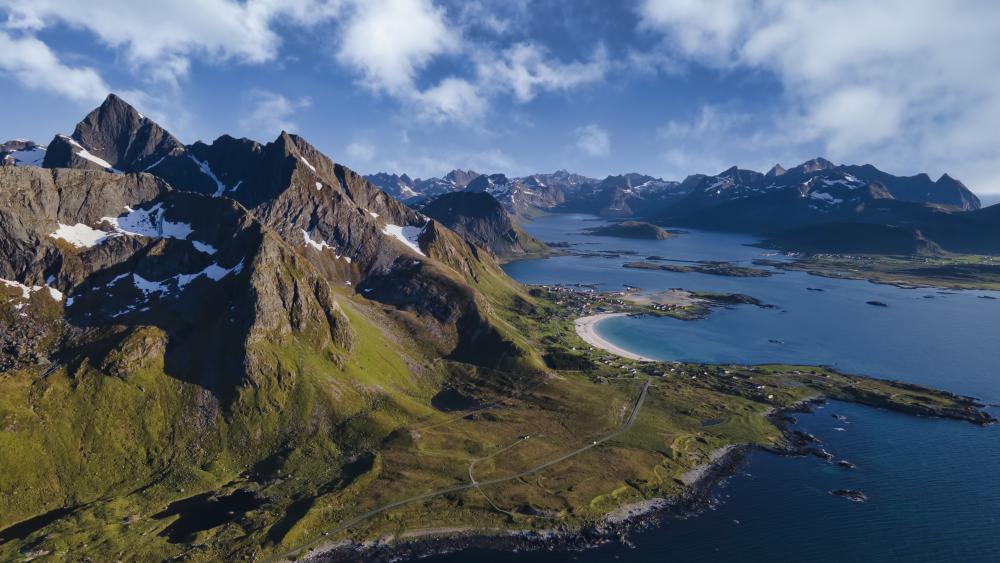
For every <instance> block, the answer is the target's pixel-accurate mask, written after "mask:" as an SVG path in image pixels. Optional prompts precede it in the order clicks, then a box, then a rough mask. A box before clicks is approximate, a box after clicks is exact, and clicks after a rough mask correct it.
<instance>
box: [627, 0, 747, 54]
mask: <svg viewBox="0 0 1000 563" xmlns="http://www.w3.org/2000/svg"><path fill="white" fill-rule="evenodd" d="M754 8H755V6H754V2H753V1H751V0H710V1H707V2H706V1H704V0H645V1H644V2H643V3H642V4H641V5H640V7H639V15H640V18H641V20H640V24H641V25H640V26H641V27H644V28H646V29H654V30H660V31H664V32H666V33H667V34H668V39H669V41H670V42H671V43H672V44H673V46H674V47H675V48H677V49H679V50H680V51H682V52H684V53H686V54H688V55H690V56H695V57H698V58H700V59H707V60H710V61H712V62H724V61H725V60H726V59H727V58H728V56H729V55H730V53H731V52H732V50H733V47H734V45H735V44H736V42H737V40H738V39H739V38H740V37H741V36H742V35H743V34H744V33H745V32H746V29H745V24H746V22H747V20H748V19H749V18H750V16H751V14H753V11H754Z"/></svg>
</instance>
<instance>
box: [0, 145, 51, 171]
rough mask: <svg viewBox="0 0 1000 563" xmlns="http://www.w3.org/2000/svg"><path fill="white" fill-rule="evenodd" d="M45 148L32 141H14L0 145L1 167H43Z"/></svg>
mask: <svg viewBox="0 0 1000 563" xmlns="http://www.w3.org/2000/svg"><path fill="white" fill-rule="evenodd" d="M43 160H45V147H43V146H41V145H38V144H37V143H34V142H32V141H26V140H24V139H14V140H13V141H7V142H5V143H0V166H41V165H42V161H43Z"/></svg>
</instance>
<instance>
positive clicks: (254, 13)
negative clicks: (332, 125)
mask: <svg viewBox="0 0 1000 563" xmlns="http://www.w3.org/2000/svg"><path fill="white" fill-rule="evenodd" d="M341 4H342V0H285V1H281V2H278V1H275V0H247V1H246V2H237V1H235V0H171V1H170V2H135V1H132V0H88V2H87V3H86V6H82V5H81V4H80V3H79V2H77V1H76V0H32V1H31V2H22V1H19V0H0V8H3V9H5V10H6V11H7V13H8V20H7V24H6V27H8V28H17V29H20V30H22V31H27V32H35V31H38V30H41V29H44V28H47V27H50V26H52V25H55V24H57V23H61V24H65V25H67V26H69V27H72V28H76V29H82V30H86V31H88V32H90V33H92V34H94V35H95V36H96V37H97V38H98V39H99V40H100V41H101V42H102V43H103V44H105V45H107V46H108V47H112V48H115V49H121V50H122V51H123V52H124V53H125V55H126V59H127V61H128V62H129V63H131V64H132V65H133V66H134V67H136V68H141V69H143V70H147V71H149V73H150V74H149V75H150V76H152V77H154V78H160V79H166V80H170V81H175V80H176V79H177V78H178V77H181V76H183V75H184V74H186V73H187V70H188V68H189V66H190V58H191V57H204V58H207V59H209V60H226V59H238V60H241V61H246V62H251V63H262V62H267V61H271V60H273V59H274V58H275V56H276V54H277V51H278V46H279V45H280V44H281V37H280V35H279V34H278V33H277V31H275V29H274V27H275V25H276V24H277V23H278V22H291V23H294V24H295V25H298V26H309V25H315V24H318V23H321V22H324V21H327V20H329V19H330V18H332V17H333V16H334V15H336V14H337V13H338V11H339V9H340V7H341Z"/></svg>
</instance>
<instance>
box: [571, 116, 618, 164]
mask: <svg viewBox="0 0 1000 563" xmlns="http://www.w3.org/2000/svg"><path fill="white" fill-rule="evenodd" d="M573 136H574V137H576V142H575V143H574V145H575V146H576V148H577V149H579V150H580V151H581V152H583V154H585V155H587V156H592V157H602V156H608V155H609V154H611V137H610V135H608V132H607V131H606V130H604V129H603V128H601V127H600V126H598V125H593V124H591V125H587V126H585V127H579V128H577V129H576V130H574V131H573Z"/></svg>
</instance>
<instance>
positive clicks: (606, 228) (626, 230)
mask: <svg viewBox="0 0 1000 563" xmlns="http://www.w3.org/2000/svg"><path fill="white" fill-rule="evenodd" d="M583 232H584V234H587V235H595V236H604V237H620V238H635V239H645V240H664V239H668V238H670V237H672V236H674V235H672V234H671V233H670V232H669V231H667V230H666V229H664V228H662V227H657V226H656V225H654V224H652V223H647V222H645V221H622V222H620V223H612V224H610V225H601V226H600V227H591V228H589V229H585V230H584V231H583Z"/></svg>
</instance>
